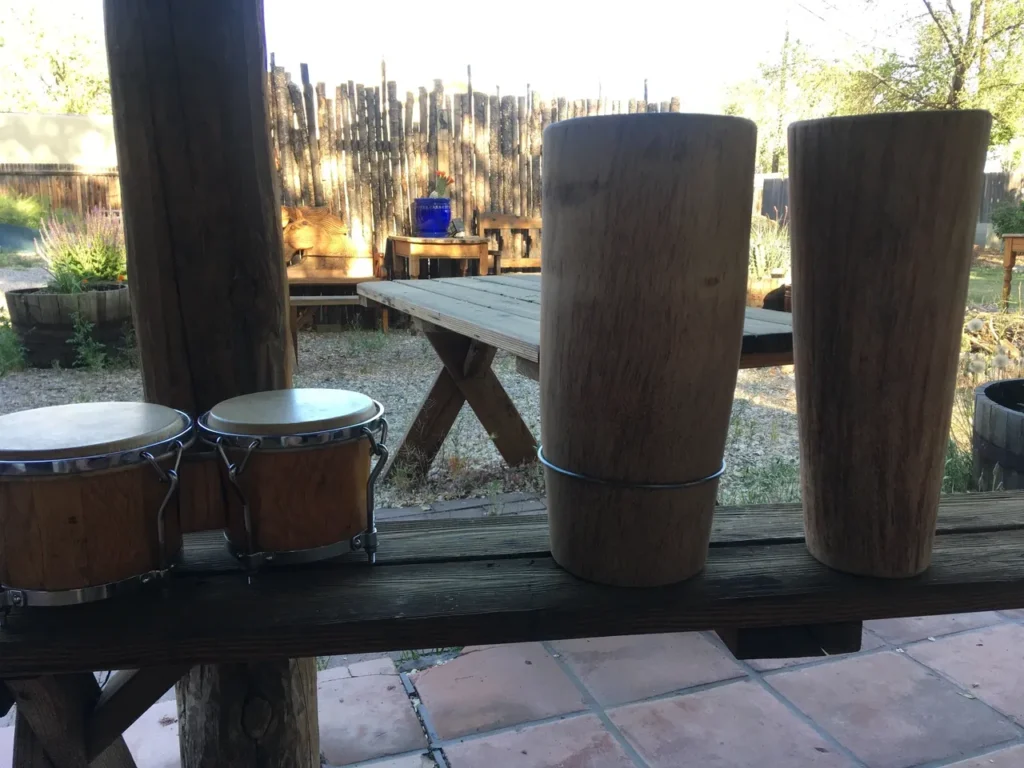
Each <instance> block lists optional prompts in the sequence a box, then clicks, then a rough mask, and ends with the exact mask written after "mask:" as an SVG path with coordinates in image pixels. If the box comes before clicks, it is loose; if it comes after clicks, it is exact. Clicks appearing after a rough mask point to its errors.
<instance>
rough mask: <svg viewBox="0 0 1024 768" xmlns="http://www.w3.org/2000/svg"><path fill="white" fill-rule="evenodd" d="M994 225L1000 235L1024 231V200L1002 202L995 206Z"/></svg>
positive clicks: (993, 212)
mask: <svg viewBox="0 0 1024 768" xmlns="http://www.w3.org/2000/svg"><path fill="white" fill-rule="evenodd" d="M992 227H993V228H994V229H995V231H996V234H997V235H999V236H1000V237H1002V236H1003V235H1005V234H1006V233H1008V232H1012V233H1013V234H1019V233H1021V232H1024V200H1021V201H1020V202H1017V203H1001V204H1000V205H997V206H996V207H995V208H993V209H992Z"/></svg>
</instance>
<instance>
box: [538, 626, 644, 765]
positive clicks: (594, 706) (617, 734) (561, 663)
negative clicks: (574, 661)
mask: <svg viewBox="0 0 1024 768" xmlns="http://www.w3.org/2000/svg"><path fill="white" fill-rule="evenodd" d="M541 647H543V648H544V652H545V653H547V654H548V656H550V657H551V658H552V659H553V660H554V662H555V663H556V664H557V665H558V668H559V669H561V670H562V672H563V673H564V674H565V676H566V677H568V678H569V680H570V681H571V682H572V684H573V685H574V686H576V690H578V691H579V693H580V695H581V696H582V697H583V701H584V702H585V703H586V705H587V709H589V710H590V712H591V713H592V714H594V715H596V716H597V719H598V720H600V721H601V724H602V725H603V726H604V728H605V730H607V731H608V733H610V734H611V736H612V738H614V739H615V741H617V742H618V744H619V746H620V747H621V748H622V751H623V752H625V753H626V755H627V756H628V757H629V759H630V760H631V761H632V762H633V765H635V766H637V768H650V766H648V764H647V762H646V761H645V760H644V759H643V758H642V757H641V756H640V753H639V752H638V751H637V750H636V749H634V748H633V745H632V744H630V743H629V741H628V740H627V739H626V737H625V735H623V733H622V731H620V730H619V729H618V726H616V725H615V723H613V722H612V720H611V718H610V717H608V713H607V712H605V711H604V707H602V706H601V705H600V704H599V703H598V701H597V699H596V698H594V696H593V694H591V692H590V691H589V690H587V687H586V686H585V685H583V681H581V680H580V679H579V677H577V676H576V673H575V672H574V671H573V670H572V667H570V666H569V664H568V663H567V662H566V661H565V659H563V658H562V654H560V653H556V652H555V649H554V648H552V647H551V643H548V642H543V643H541Z"/></svg>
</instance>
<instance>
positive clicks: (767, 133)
mask: <svg viewBox="0 0 1024 768" xmlns="http://www.w3.org/2000/svg"><path fill="white" fill-rule="evenodd" d="M848 87H849V75H848V73H847V72H846V71H845V70H844V68H843V67H842V66H841V65H840V63H839V62H835V61H827V60H825V59H821V58H819V57H817V56H815V55H814V54H813V53H812V51H811V50H810V48H808V47H807V46H806V45H804V44H803V43H802V42H801V41H800V40H796V39H792V38H791V37H790V33H789V29H788V28H787V29H786V33H785V37H784V38H783V41H782V47H781V49H780V51H779V55H778V58H776V59H775V60H773V61H770V62H766V63H763V64H762V65H761V66H760V73H759V76H758V77H755V78H752V79H750V80H747V81H746V82H743V83H740V84H738V85H736V86H734V87H733V88H731V89H730V91H729V99H728V101H727V103H726V105H725V108H724V111H725V113H726V114H727V115H739V116H742V117H747V118H749V119H751V120H753V121H754V122H755V123H757V127H758V141H757V143H758V147H757V172H758V173H778V172H781V171H785V170H786V129H787V126H788V125H789V124H790V123H791V122H793V121H794V120H807V119H810V118H815V117H829V116H831V115H837V114H843V113H844V109H845V108H846V91H847V90H848Z"/></svg>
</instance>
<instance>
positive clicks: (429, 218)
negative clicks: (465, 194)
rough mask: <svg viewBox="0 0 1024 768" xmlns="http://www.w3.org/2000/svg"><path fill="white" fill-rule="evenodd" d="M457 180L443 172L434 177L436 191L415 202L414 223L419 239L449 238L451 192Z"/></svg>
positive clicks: (413, 206)
mask: <svg viewBox="0 0 1024 768" xmlns="http://www.w3.org/2000/svg"><path fill="white" fill-rule="evenodd" d="M454 183H455V179H453V178H452V177H451V176H448V175H446V174H444V173H441V171H438V172H437V173H436V174H435V176H434V189H433V190H431V192H430V196H429V197H417V198H416V199H415V200H413V204H412V208H413V221H414V223H415V227H416V235H417V236H418V237H447V236H448V225H449V224H451V222H452V201H451V198H450V196H451V191H452V185H453V184H454Z"/></svg>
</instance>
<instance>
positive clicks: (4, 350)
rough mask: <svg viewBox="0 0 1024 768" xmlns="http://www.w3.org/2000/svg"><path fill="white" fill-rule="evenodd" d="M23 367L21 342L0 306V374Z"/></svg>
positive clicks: (23, 355)
mask: <svg viewBox="0 0 1024 768" xmlns="http://www.w3.org/2000/svg"><path fill="white" fill-rule="evenodd" d="M24 367H25V350H23V349H22V348H21V342H20V341H18V337H17V335H15V333H14V329H13V328H11V319H10V318H9V317H8V316H7V312H6V310H4V309H2V308H0V376H4V375H6V374H8V373H10V372H11V371H20V370H21V369H22V368H24Z"/></svg>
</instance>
